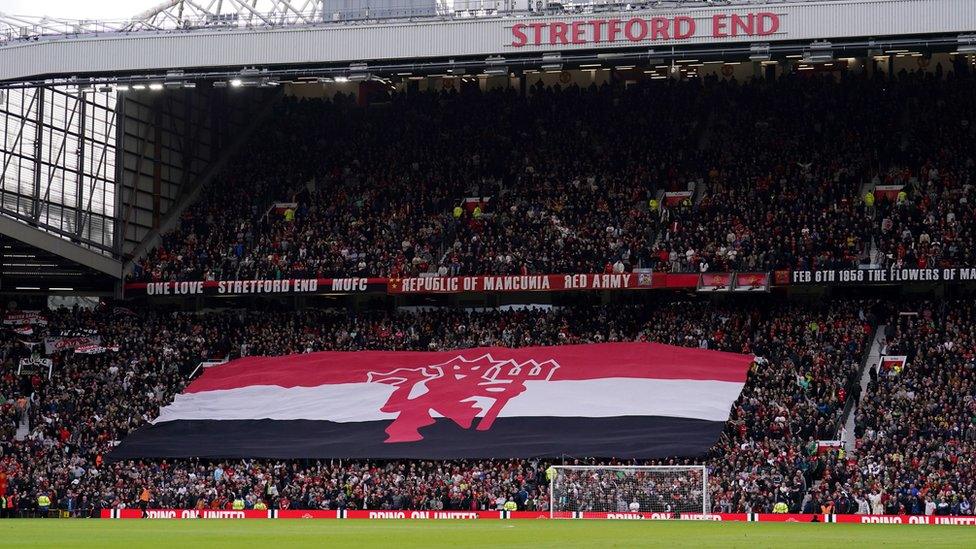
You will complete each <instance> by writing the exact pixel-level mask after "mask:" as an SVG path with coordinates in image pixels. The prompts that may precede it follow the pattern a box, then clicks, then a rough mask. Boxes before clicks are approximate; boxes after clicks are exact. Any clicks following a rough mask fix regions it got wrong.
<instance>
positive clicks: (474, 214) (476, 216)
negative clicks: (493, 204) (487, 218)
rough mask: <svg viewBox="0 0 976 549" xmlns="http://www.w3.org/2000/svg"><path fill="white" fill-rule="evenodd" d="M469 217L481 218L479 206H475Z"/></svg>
mask: <svg viewBox="0 0 976 549" xmlns="http://www.w3.org/2000/svg"><path fill="white" fill-rule="evenodd" d="M471 217H473V218H475V219H481V206H475V208H474V211H473V212H471Z"/></svg>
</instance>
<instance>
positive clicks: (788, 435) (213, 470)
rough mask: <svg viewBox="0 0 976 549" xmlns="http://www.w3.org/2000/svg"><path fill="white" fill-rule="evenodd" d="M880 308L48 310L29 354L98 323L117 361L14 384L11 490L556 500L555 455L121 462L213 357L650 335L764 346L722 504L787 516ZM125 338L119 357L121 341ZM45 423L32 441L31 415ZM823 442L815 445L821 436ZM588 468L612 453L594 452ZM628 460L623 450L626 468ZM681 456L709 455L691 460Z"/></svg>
mask: <svg viewBox="0 0 976 549" xmlns="http://www.w3.org/2000/svg"><path fill="white" fill-rule="evenodd" d="M867 308H868V304H867V303H860V302H836V303H830V304H826V305H823V306H819V307H810V306H807V305H803V306H800V305H785V304H779V303H756V302H751V303H750V304H748V305H747V306H742V304H738V305H734V306H721V305H716V304H710V303H705V302H684V301H679V302H675V303H661V304H655V305H610V306H599V307H594V306H579V307H572V308H557V309H542V308H534V309H533V308H529V309H524V310H510V311H483V312H465V311H462V310H455V309H436V310H430V311H426V312H403V313H392V312H381V311H373V312H369V311H364V312H360V313H356V314H351V313H348V312H345V311H342V312H335V311H305V312H277V313H275V312H257V311H251V312H247V313H241V312H226V313H206V314H203V313H201V314H191V313H177V312H166V311H162V310H149V311H146V312H143V313H139V314H138V315H137V314H136V313H134V312H132V311H130V310H128V309H125V308H121V307H114V308H113V307H107V306H106V307H102V308H100V309H98V310H96V311H86V310H75V311H68V310H58V311H49V312H46V313H45V316H46V317H47V319H48V324H47V326H45V327H41V326H36V327H35V333H34V334H33V335H32V336H30V337H25V336H20V335H10V334H8V333H6V332H5V335H4V340H3V358H4V362H5V363H7V364H15V363H16V361H17V360H19V359H20V358H24V357H27V356H29V355H30V354H31V352H32V350H31V347H30V345H29V344H28V343H25V342H30V341H37V340H39V339H40V338H41V337H43V336H45V335H58V334H74V333H82V332H84V333H97V334H98V335H100V336H101V347H103V348H104V352H102V353H100V354H86V353H82V352H75V353H70V352H68V353H60V354H56V355H55V360H56V363H55V365H54V369H53V370H54V374H53V377H52V379H51V380H50V381H48V380H47V379H46V376H44V375H42V374H37V375H33V376H20V377H18V376H15V375H14V374H13V371H14V370H13V368H5V370H4V372H5V373H4V376H3V378H2V380H0V394H2V398H0V400H2V401H3V403H4V404H3V408H2V410H3V412H2V414H3V415H2V417H3V421H2V423H0V434H2V435H3V436H2V437H0V447H2V450H3V451H2V457H0V473H2V476H0V479H2V482H0V491H3V492H4V493H5V494H6V495H7V496H8V497H9V496H13V498H12V499H13V501H15V502H16V505H18V506H19V507H18V508H20V509H29V508H31V506H32V505H33V502H34V501H35V500H36V497H37V495H38V494H39V493H41V492H43V493H46V494H47V495H48V496H49V497H50V498H51V499H52V501H53V502H54V505H55V506H56V507H58V508H61V509H65V510H70V511H72V512H74V513H78V514H87V513H90V512H92V511H93V510H96V509H100V508H109V507H111V508H118V507H120V506H133V505H135V504H136V503H137V497H138V495H139V493H138V488H139V487H140V486H142V485H145V484H149V485H152V486H153V494H154V495H153V497H154V499H155V501H154V503H155V504H157V505H160V506H179V507H205V508H223V507H225V506H226V505H227V502H228V500H229V499H233V496H235V495H236V496H240V497H245V496H246V498H247V502H248V505H253V504H255V503H257V502H258V501H259V500H260V501H264V502H265V503H266V504H268V505H271V506H279V507H281V506H290V507H291V508H320V509H321V508H333V509H335V508H339V507H341V508H350V509H352V508H364V507H368V508H395V507H398V506H403V505H409V506H417V508H420V509H438V508H448V509H452V508H453V509H472V508H476V509H483V508H489V509H492V508H495V505H496V501H497V499H498V498H500V497H501V498H508V497H515V498H517V500H518V502H519V505H520V508H523V509H529V508H534V509H544V508H547V507H546V506H547V505H548V501H549V500H548V493H547V490H548V485H547V484H546V483H545V482H540V478H541V477H540V475H542V474H543V473H544V470H545V468H546V467H547V466H548V464H546V463H543V462H539V461H537V460H522V461H506V460H498V461H486V460H478V461H453V462H425V461H392V462H355V461H354V462H348V461H333V460H329V461H315V462H304V461H303V462H295V461H291V462H289V461H240V460H227V461H224V462H209V461H200V460H146V461H139V462H111V461H110V460H109V459H106V458H107V456H108V455H109V454H110V451H111V448H112V446H113V445H114V444H115V441H118V440H120V439H122V438H124V437H125V436H126V434H127V433H128V432H130V431H131V430H133V429H135V428H137V427H139V426H140V425H143V424H145V423H146V422H148V421H151V420H152V419H153V418H155V417H156V415H157V414H158V411H159V407H160V406H161V405H164V404H166V403H168V402H170V401H171V400H172V398H173V396H174V394H176V393H177V392H179V391H180V390H182V388H183V386H184V385H185V384H186V382H187V379H188V377H189V375H190V374H192V373H193V370H194V369H195V368H196V365H197V364H198V363H199V362H200V361H201V360H204V359H213V358H223V357H227V356H240V355H251V354H262V355H264V354H267V355H279V354H287V353H301V352H307V351H315V350H325V349H335V350H357V349H415V350H424V349H450V348H457V347H470V346H477V345H502V346H524V345H558V344H564V343H586V342H601V341H630V340H649V341H659V342H663V343H669V344H674V345H683V346H690V347H704V348H709V349H719V350H729V351H736V352H747V353H754V354H755V355H756V356H758V357H760V358H758V359H757V360H756V362H755V364H754V365H753V367H752V371H751V373H750V374H749V379H748V382H747V384H746V388H745V390H744V391H743V393H742V396H741V398H740V399H739V401H738V402H737V403H736V405H735V407H734V409H733V411H732V417H731V419H730V421H729V423H728V424H727V428H726V431H725V433H724V434H723V435H722V437H721V439H720V441H719V443H718V444H717V445H716V446H715V447H714V448H713V449H712V451H711V452H710V453H709V455H708V456H706V461H705V463H707V464H708V465H709V467H710V469H711V474H710V482H711V491H712V494H713V500H712V501H713V504H714V507H715V509H716V510H724V511H738V512H759V511H769V510H770V509H771V506H772V505H773V504H774V503H775V502H776V501H785V502H787V503H788V504H789V505H790V506H791V508H793V509H794V510H797V511H798V510H799V508H800V503H801V499H802V498H803V496H804V494H805V493H806V492H807V487H809V486H810V485H811V484H812V483H813V482H816V481H818V480H819V479H820V478H821V476H822V475H823V473H824V471H827V470H834V469H835V465H834V463H833V462H832V459H833V458H834V456H832V455H819V454H818V453H817V452H816V451H815V449H814V450H813V451H810V449H809V444H808V443H809V441H811V440H817V439H820V438H832V437H833V436H834V435H835V434H836V432H837V430H838V428H839V425H838V419H839V417H840V414H841V411H842V409H843V405H844V400H845V395H846V394H849V391H850V387H849V385H850V379H852V377H853V376H854V373H856V371H857V369H858V365H859V363H860V360H861V357H862V354H863V351H864V343H865V340H866V336H867V334H869V333H870V331H871V329H870V326H869V323H868V321H867V318H868V317H867V314H868V313H867ZM115 346H118V350H117V351H113V350H112V349H114V348H115ZM23 413H27V414H28V415H29V417H30V431H29V433H27V434H26V436H25V437H23V439H22V440H21V439H20V437H17V436H16V430H17V427H18V425H19V418H20V417H21V415H22V414H23ZM814 446H815V445H814ZM584 461H585V462H587V463H597V462H599V463H607V462H608V461H607V459H606V458H603V459H600V460H596V459H588V460H584ZM609 462H610V463H612V462H613V460H610V461H609ZM668 463H682V464H684V463H693V460H692V459H690V458H687V457H683V456H676V457H675V459H674V460H670V461H668Z"/></svg>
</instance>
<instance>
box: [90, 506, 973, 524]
mask: <svg viewBox="0 0 976 549" xmlns="http://www.w3.org/2000/svg"><path fill="white" fill-rule="evenodd" d="M146 514H147V515H148V516H147V517H146V518H149V519H163V520H180V519H184V520H185V519H227V518H232V519H265V520H266V519H326V520H330V519H331V520H335V519H358V520H430V519H447V520H458V519H481V520H485V519H491V520H522V519H526V520H538V519H569V520H572V519H602V520H681V521H686V520H691V521H699V520H705V521H716V522H817V523H823V524H834V523H847V524H929V525H939V526H976V516H958V515H955V516H934V515H933V516H925V515H919V516H915V515H831V514H821V513H818V514H810V515H802V514H798V513H782V514H775V513H713V514H707V515H703V514H701V513H681V514H677V513H654V512H649V513H609V512H600V511H554V512H550V511H545V510H540V511H503V510H499V511H414V510H391V511H368V510H362V511H359V510H347V509H339V510H328V511H326V510H319V509H308V510H305V509H268V510H261V511H258V510H252V509H246V510H243V511H229V510H220V509H217V510H210V509H202V510H200V509H148V510H147V511H146ZM100 516H101V518H103V519H141V518H142V510H141V509H102V510H101V512H100Z"/></svg>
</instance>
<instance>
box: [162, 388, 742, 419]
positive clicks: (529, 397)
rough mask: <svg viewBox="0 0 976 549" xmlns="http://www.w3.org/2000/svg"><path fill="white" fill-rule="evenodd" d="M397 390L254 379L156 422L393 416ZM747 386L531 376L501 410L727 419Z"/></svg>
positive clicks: (165, 412)
mask: <svg viewBox="0 0 976 549" xmlns="http://www.w3.org/2000/svg"><path fill="white" fill-rule="evenodd" d="M416 389H418V388H417V387H415V393H416V392H417V391H416ZM394 390H395V388H394V387H393V386H392V385H387V384H384V383H345V384H337V385H319V386H317V387H290V388H284V387H279V386H276V385H274V386H272V385H252V386H248V387H241V388H238V389H226V390H217V391H204V392H200V393H185V394H181V395H177V396H176V399H175V400H174V401H173V403H172V404H170V405H169V406H166V407H165V408H163V409H162V410H161V412H160V414H159V417H158V418H157V419H156V421H155V422H154V423H162V422H166V421H176V420H250V419H276V420H295V419H304V420H319V421H333V422H337V423H353V422H363V421H387V420H392V419H394V418H396V416H397V414H396V413H387V412H381V411H380V408H381V407H382V406H383V405H384V404H386V401H387V400H388V399H389V397H390V395H391V394H392V393H393V391H394ZM422 390H423V389H420V391H422ZM741 390H742V384H741V383H734V382H728V381H712V380H705V381H701V380H687V379H647V378H602V379H588V380H570V381H530V382H527V383H526V384H525V392H523V393H522V394H520V395H518V396H517V397H515V398H513V399H512V400H510V401H509V402H508V404H507V405H506V406H505V408H503V409H502V411H501V413H500V414H499V417H546V416H548V417H618V416H660V417H683V418H693V419H702V420H707V421H725V420H727V419H728V417H729V408H730V406H731V404H732V402H734V401H735V399H736V398H738V396H739V393H740V392H741ZM411 396H413V397H414V398H416V396H419V395H417V394H414V395H411ZM470 400H471V401H473V402H476V403H477V405H478V406H479V407H480V408H481V409H482V411H481V413H479V417H481V416H483V415H484V414H485V411H486V410H487V409H488V408H489V407H490V406H491V403H492V399H490V398H485V399H480V398H477V397H471V399H470ZM435 417H437V416H436V414H435Z"/></svg>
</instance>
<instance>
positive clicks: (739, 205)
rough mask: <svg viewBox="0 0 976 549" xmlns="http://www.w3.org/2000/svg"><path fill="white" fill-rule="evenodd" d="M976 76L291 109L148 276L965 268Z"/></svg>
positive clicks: (146, 262) (157, 255)
mask: <svg viewBox="0 0 976 549" xmlns="http://www.w3.org/2000/svg"><path fill="white" fill-rule="evenodd" d="M972 84H973V82H972V77H971V76H970V75H966V74H960V75H951V76H950V77H947V78H941V79H940V78H936V77H934V76H933V75H932V74H928V75H925V74H924V73H917V74H908V73H902V74H901V75H899V76H898V77H897V78H893V79H891V80H888V79H883V78H879V79H869V78H867V77H865V76H855V75H848V76H845V77H843V78H842V79H840V80H839V81H835V80H834V79H833V78H827V79H818V78H816V77H812V78H811V77H804V76H791V77H787V78H782V79H780V80H777V81H751V82H741V83H740V82H736V81H735V80H725V81H715V80H712V79H703V81H702V82H698V81H691V82H681V83H670V84H660V83H651V84H641V85H632V86H629V87H623V86H622V85H620V86H610V85H603V86H601V87H599V88H598V87H596V86H591V87H589V88H578V87H575V86H570V87H567V88H565V89H560V88H558V87H554V88H543V87H535V88H533V90H532V91H531V93H530V94H529V95H528V96H527V97H522V96H520V95H519V94H518V93H517V92H515V91H514V90H507V91H491V92H478V91H468V90H466V91H464V92H460V93H458V92H450V93H436V94H435V93H414V94H410V95H396V96H394V97H393V98H392V100H391V101H390V102H388V103H382V104H375V105H370V106H369V107H362V106H359V105H357V104H355V103H354V102H353V100H352V99H351V98H349V97H346V96H341V95H339V96H336V98H334V99H333V100H331V101H320V100H307V99H306V100H295V99H285V100H283V101H282V102H281V104H280V105H278V110H277V112H276V115H275V116H274V117H273V120H272V122H270V123H269V124H268V125H267V127H264V128H262V129H261V130H260V131H259V133H258V135H257V136H256V137H255V138H254V140H253V141H252V142H251V144H250V145H249V146H247V147H246V151H245V152H244V153H242V154H241V156H240V157H239V158H238V159H237V161H236V162H233V163H232V167H231V168H229V169H228V170H227V172H226V173H225V174H223V175H222V176H221V177H220V178H218V180H217V182H215V183H214V184H213V186H212V187H211V189H210V190H209V191H208V192H207V193H204V198H202V199H201V200H200V201H199V202H198V203H196V204H194V205H193V206H191V207H190V208H189V209H187V210H186V211H185V212H184V213H183V216H182V219H181V220H180V223H179V227H178V228H177V229H176V230H174V231H172V232H170V233H169V234H167V235H165V237H164V238H163V240H162V244H161V245H160V246H158V247H157V248H155V249H154V250H153V251H151V252H150V253H149V255H148V256H147V257H145V258H144V259H143V260H142V261H140V262H139V264H138V266H137V267H136V269H135V272H134V273H133V274H132V277H131V279H132V280H137V281H159V280H214V279H217V280H229V279H257V278H262V279H269V278H283V277H341V276H377V277H383V276H390V277H404V276H413V275H418V274H424V273H435V274H441V275H446V274H452V275H453V274H517V273H533V274H535V273H578V272H605V271H613V270H617V271H624V270H625V271H629V270H631V269H633V268H636V267H643V268H653V269H656V270H659V271H683V272H688V271H690V272H698V271H722V270H770V269H776V268H790V267H795V268H839V267H850V266H856V265H858V264H866V263H874V264H877V265H882V266H898V267H901V266H906V267H916V266H920V267H930V266H946V265H966V266H968V265H972V264H973V262H974V260H976V257H974V252H973V250H974V249H976V246H974V243H976V239H974V234H973V231H974V227H976V213H974V204H976V201H974V198H976V197H974V196H973V184H972V180H971V172H972V168H973V162H974V159H973V157H972V155H971V154H968V152H967V151H966V149H965V146H966V144H967V143H971V142H972V140H973V138H974V132H976V129H974V128H976V125H974V124H973V123H972V122H971V121H972V120H976V117H974V115H976V112H974V106H973V102H972V101H971V100H969V98H970V93H971V87H972ZM863 104H871V105H874V107H875V108H872V109H863V108H860V105H863ZM689 189H690V190H691V191H692V194H691V195H690V196H688V197H687V198H684V196H685V195H680V194H679V195H674V196H675V197H676V198H675V199H674V200H672V199H671V198H668V197H665V196H664V195H663V194H662V193H665V192H670V191H688V190H689ZM884 189H888V191H885V190H884ZM892 189H894V190H893V191H892ZM889 191H891V192H889ZM869 194H870V198H868V195H869ZM652 200H653V201H654V205H653V206H652V205H651V201H652Z"/></svg>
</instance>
